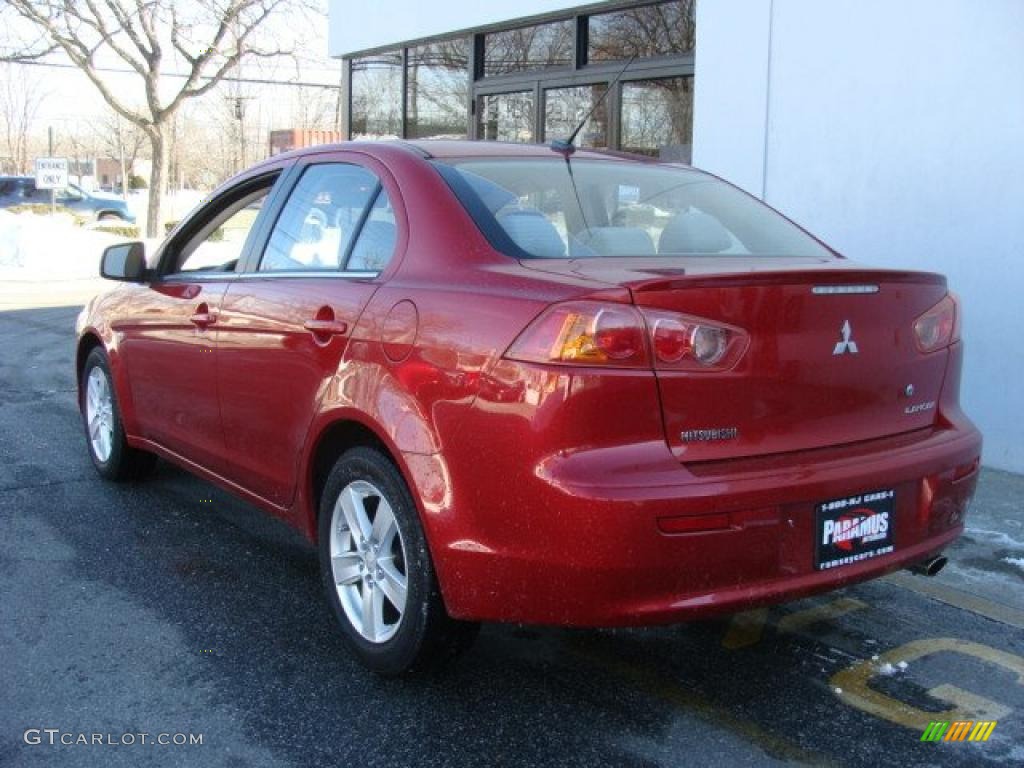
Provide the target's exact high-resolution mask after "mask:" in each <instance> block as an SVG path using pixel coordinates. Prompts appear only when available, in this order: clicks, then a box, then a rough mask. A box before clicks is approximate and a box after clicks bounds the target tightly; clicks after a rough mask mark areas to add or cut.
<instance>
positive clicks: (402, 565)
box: [318, 447, 479, 676]
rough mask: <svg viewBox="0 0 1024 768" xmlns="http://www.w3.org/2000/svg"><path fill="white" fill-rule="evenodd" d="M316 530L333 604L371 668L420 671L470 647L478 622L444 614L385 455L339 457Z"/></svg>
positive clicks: (367, 451) (414, 517) (413, 518)
mask: <svg viewBox="0 0 1024 768" xmlns="http://www.w3.org/2000/svg"><path fill="white" fill-rule="evenodd" d="M318 527H319V530H318V532H319V550H320V570H321V574H322V577H323V584H324V590H325V592H326V595H327V600H328V602H329V603H330V604H331V608H332V609H333V611H334V613H335V616H336V617H337V619H338V622H339V623H340V625H341V629H342V636H343V637H344V639H345V643H346V645H347V646H348V647H349V648H350V650H351V651H352V652H353V654H354V655H355V656H356V657H357V658H358V659H359V660H360V661H361V662H362V663H363V664H364V665H365V666H367V667H368V668H370V669H371V670H373V671H375V672H378V673H380V674H382V675H387V676H396V675H401V674H406V673H415V672H420V671H425V670H427V669H431V668H434V667H436V666H439V665H441V664H444V663H446V662H448V661H451V660H452V659H454V658H456V657H457V656H459V655H460V654H461V653H463V652H464V651H465V650H466V649H468V648H469V646H470V645H471V644H472V642H473V640H474V638H475V637H476V633H477V631H478V629H479V625H477V624H474V623H469V622H463V621H457V620H455V619H452V618H451V617H450V616H449V615H448V613H447V611H446V610H445V606H444V601H443V599H442V597H441V590H440V588H439V586H438V582H437V577H436V574H435V571H434V565H433V562H432V561H431V558H430V551H429V549H428V547H427V540H426V537H425V536H424V533H423V527H422V526H421V524H420V519H419V514H418V512H417V510H416V505H415V503H414V502H413V499H412V496H411V494H410V492H409V489H408V486H407V485H406V483H405V481H404V480H403V479H402V475H401V474H400V473H399V471H398V469H397V467H396V466H395V465H394V463H392V462H391V460H390V459H389V458H388V457H387V456H385V455H384V454H383V453H381V452H380V451H378V450H376V449H374V448H368V447H358V448H353V449H351V450H349V451H346V452H345V453H344V454H343V455H342V456H341V457H340V458H339V459H338V460H337V462H336V463H335V464H334V467H333V468H332V469H331V472H330V475H329V476H328V478H327V483H326V485H325V487H324V492H323V495H322V498H321V502H320V510H319V523H318ZM403 587H404V589H403ZM396 597H400V598H402V599H401V600H396V599H395V598H396ZM399 602H401V603H402V605H399Z"/></svg>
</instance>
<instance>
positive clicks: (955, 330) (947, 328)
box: [914, 293, 960, 352]
mask: <svg viewBox="0 0 1024 768" xmlns="http://www.w3.org/2000/svg"><path fill="white" fill-rule="evenodd" d="M914 338H915V340H916V341H917V348H918V349H919V350H920V351H922V352H934V351H935V350H936V349H942V348H943V347H948V346H949V345H950V344H952V343H953V342H954V341H958V340H959V339H960V307H959V302H957V300H956V297H955V296H954V295H953V294H952V293H947V294H946V295H945V296H944V297H943V299H942V301H940V302H939V303H938V304H936V305H935V306H934V307H932V308H931V309H929V310H928V311H927V312H925V313H924V314H923V315H921V316H920V317H919V318H917V320H915V321H914Z"/></svg>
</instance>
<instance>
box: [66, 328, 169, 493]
mask: <svg viewBox="0 0 1024 768" xmlns="http://www.w3.org/2000/svg"><path fill="white" fill-rule="evenodd" d="M80 391H81V393H82V402H81V410H82V421H83V423H84V425H85V437H86V442H87V444H88V446H89V456H90V457H91V458H92V463H93V466H94V467H96V471H97V472H99V473H100V475H102V476H103V477H104V478H106V479H107V480H115V481H121V480H135V479H138V478H141V477H143V476H145V475H147V474H149V472H150V471H151V470H152V469H153V466H154V465H155V464H156V456H154V455H153V454H152V453H147V452H146V451H140V450H138V449H137V448H132V447H131V446H130V445H128V441H127V439H126V438H125V434H124V427H123V426H122V424H121V414H120V411H119V410H118V407H117V394H116V393H115V392H114V382H113V379H112V378H111V376H110V364H109V363H108V362H107V355H106V353H105V352H104V351H103V350H102V349H101V348H99V347H96V348H95V349H94V350H93V351H92V352H90V353H89V356H88V357H87V358H86V360H85V365H84V366H83V367H82V382H81V388H80Z"/></svg>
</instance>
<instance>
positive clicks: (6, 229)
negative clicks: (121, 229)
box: [0, 210, 124, 282]
mask: <svg viewBox="0 0 1024 768" xmlns="http://www.w3.org/2000/svg"><path fill="white" fill-rule="evenodd" d="M123 240H124V238H123V237H117V236H115V235H111V234H108V233H104V232H95V231H92V230H89V229H83V228H82V227H79V226H77V225H76V224H75V223H74V221H73V220H72V219H71V218H70V217H69V216H66V215H60V214H58V215H56V216H49V215H44V216H40V215H37V214H34V213H19V214H14V213H10V212H8V211H2V210H0V280H24V281H32V282H45V281H50V280H81V279H86V278H98V277H99V270H100V256H101V255H102V253H103V249H104V248H106V247H107V246H108V245H111V244H113V243H116V242H118V241H123Z"/></svg>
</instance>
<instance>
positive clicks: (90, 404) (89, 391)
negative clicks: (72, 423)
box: [85, 366, 114, 462]
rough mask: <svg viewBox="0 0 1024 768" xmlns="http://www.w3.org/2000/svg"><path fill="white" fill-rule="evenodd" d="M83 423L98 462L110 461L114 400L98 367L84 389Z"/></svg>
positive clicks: (104, 375)
mask: <svg viewBox="0 0 1024 768" xmlns="http://www.w3.org/2000/svg"><path fill="white" fill-rule="evenodd" d="M85 421H86V424H87V425H88V427H89V446H90V447H91V448H92V452H93V455H94V456H95V457H96V458H97V459H98V460H99V461H100V462H106V461H108V460H109V459H110V452H111V450H112V449H113V445H114V398H113V394H112V392H111V389H110V379H108V378H107V374H106V372H105V371H104V370H103V369H102V368H100V367H99V366H96V367H94V368H93V369H92V370H91V371H90V372H89V379H88V383H87V384H86V389H85Z"/></svg>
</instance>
